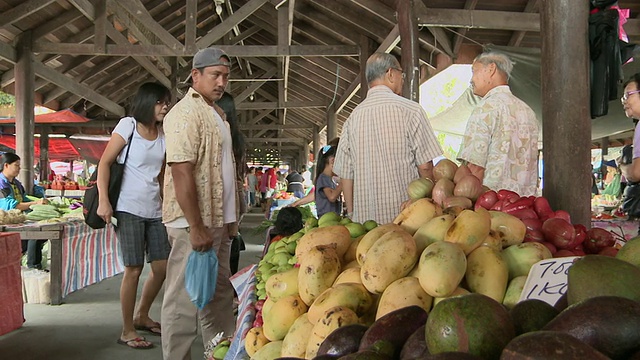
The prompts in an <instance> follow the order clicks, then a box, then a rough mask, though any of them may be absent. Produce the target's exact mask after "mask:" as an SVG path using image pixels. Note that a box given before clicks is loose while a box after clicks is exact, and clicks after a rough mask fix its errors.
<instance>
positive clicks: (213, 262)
mask: <svg viewBox="0 0 640 360" xmlns="http://www.w3.org/2000/svg"><path fill="white" fill-rule="evenodd" d="M217 280H218V256H217V255H216V252H215V251H213V249H209V251H206V252H198V251H192V252H191V254H189V259H188V260H187V268H186V269H185V273H184V283H185V287H186V288H187V293H188V294H189V298H190V299H191V302H192V303H194V304H195V305H196V306H197V307H198V309H200V310H202V309H203V308H204V307H205V305H207V304H208V303H209V301H211V299H212V298H213V295H214V294H215V293H216V281H217Z"/></svg>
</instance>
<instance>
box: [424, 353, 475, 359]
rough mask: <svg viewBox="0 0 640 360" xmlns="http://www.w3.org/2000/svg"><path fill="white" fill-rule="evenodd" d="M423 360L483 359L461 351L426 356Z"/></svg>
mask: <svg viewBox="0 0 640 360" xmlns="http://www.w3.org/2000/svg"><path fill="white" fill-rule="evenodd" d="M420 359H421V360H482V358H481V357H479V356H475V355H471V354H469V353H464V352H460V351H450V352H443V353H440V354H435V355H426V356H425V357H422V358H420Z"/></svg>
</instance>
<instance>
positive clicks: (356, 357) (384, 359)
mask: <svg viewBox="0 0 640 360" xmlns="http://www.w3.org/2000/svg"><path fill="white" fill-rule="evenodd" d="M339 359H340V360H391V359H393V358H392V357H389V356H387V355H384V354H380V353H377V352H375V351H373V350H362V351H358V352H357V353H353V354H349V355H346V356H343V357H341V358H339ZM314 360H315V359H314Z"/></svg>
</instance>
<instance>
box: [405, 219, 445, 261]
mask: <svg viewBox="0 0 640 360" xmlns="http://www.w3.org/2000/svg"><path fill="white" fill-rule="evenodd" d="M454 219H455V216H453V215H448V214H447V215H440V216H436V217H434V218H433V219H431V220H429V222H427V223H426V224H424V225H422V226H420V228H418V230H416V232H415V234H413V239H414V240H415V241H416V248H417V250H418V254H422V252H423V251H424V249H426V248H427V246H429V245H431V244H433V243H434V242H436V241H444V236H445V234H446V233H447V230H448V229H449V226H451V223H452V222H453V220H454Z"/></svg>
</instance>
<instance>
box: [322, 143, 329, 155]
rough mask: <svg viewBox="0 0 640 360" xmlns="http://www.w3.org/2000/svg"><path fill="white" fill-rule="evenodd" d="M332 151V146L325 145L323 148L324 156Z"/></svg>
mask: <svg viewBox="0 0 640 360" xmlns="http://www.w3.org/2000/svg"><path fill="white" fill-rule="evenodd" d="M330 149H331V145H325V146H323V147H322V155H324V154H326V153H327V151H329V150H330Z"/></svg>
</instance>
